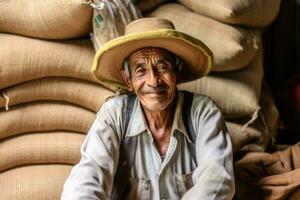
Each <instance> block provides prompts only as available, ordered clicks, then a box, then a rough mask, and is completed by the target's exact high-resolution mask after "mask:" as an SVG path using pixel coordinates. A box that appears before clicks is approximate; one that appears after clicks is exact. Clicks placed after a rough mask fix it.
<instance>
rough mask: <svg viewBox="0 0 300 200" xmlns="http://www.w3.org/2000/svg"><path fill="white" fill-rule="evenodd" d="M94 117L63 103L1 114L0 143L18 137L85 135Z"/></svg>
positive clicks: (35, 105)
mask: <svg viewBox="0 0 300 200" xmlns="http://www.w3.org/2000/svg"><path fill="white" fill-rule="evenodd" d="M94 120H95V113H94V112H91V111H89V110H87V109H84V108H81V107H78V106H75V105H72V104H67V103H62V102H37V103H28V104H21V105H20V106H14V107H11V108H10V110H9V111H4V110H2V111H0V139H1V138H6V137H8V136H14V135H18V134H21V133H29V132H40V131H56V130H57V131H58V130H64V131H74V132H80V133H86V132H87V131H88V130H89V128H90V125H91V124H92V122H93V121H94Z"/></svg>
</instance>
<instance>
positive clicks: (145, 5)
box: [136, 0, 170, 13]
mask: <svg viewBox="0 0 300 200" xmlns="http://www.w3.org/2000/svg"><path fill="white" fill-rule="evenodd" d="M168 1H170V0H140V1H137V2H136V5H137V7H138V8H139V9H140V10H141V12H142V13H147V12H150V11H152V10H154V9H155V8H156V7H157V6H159V5H161V4H163V3H166V2H168Z"/></svg>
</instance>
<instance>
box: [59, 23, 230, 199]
mask: <svg viewBox="0 0 300 200" xmlns="http://www.w3.org/2000/svg"><path fill="white" fill-rule="evenodd" d="M211 65H212V53H211V52H210V51H209V50H208V48H207V47H206V46H205V45H204V44H203V43H202V42H201V41H199V40H197V39H195V38H193V37H191V36H189V35H186V34H184V33H181V32H178V31H176V30H174V26H173V24H172V23H171V22H169V21H167V20H164V19H159V18H143V19H139V20H137V21H134V22H132V23H130V24H129V25H128V26H127V28H126V34H125V35H124V36H122V37H119V38H116V39H114V40H112V41H110V42H108V43H106V44H105V45H104V46H103V47H101V49H100V50H99V52H97V55H96V59H95V62H94V67H93V71H94V73H95V74H96V76H97V77H98V78H99V79H101V80H103V81H107V82H109V83H111V84H113V85H115V86H118V87H123V88H126V89H127V90H128V91H131V92H133V93H134V94H135V95H136V96H135V95H120V96H117V97H113V98H111V99H109V100H108V101H107V102H106V103H105V104H104V105H103V106H102V108H101V109H100V111H99V112H98V113H97V118H96V120H95V122H94V123H93V125H92V127H91V128H90V131H89V133H88V135H87V137H86V139H85V141H84V143H83V145H82V148H81V155H82V158H81V160H80V162H79V163H78V164H77V165H76V166H75V167H74V168H73V170H72V172H71V174H70V176H69V178H68V179H67V181H66V183H65V185H64V191H63V194H62V199H68V200H71V199H72V200H74V199H78V200H79V199H149V200H150V199H151V200H156V199H171V200H173V199H174V200H175V199H197V200H209V199H224V200H225V199H226V200H227V199H232V197H233V193H234V177H233V169H232V146H231V141H230V138H229V135H228V132H227V129H226V126H225V124H224V120H223V118H222V115H221V113H220V111H219V109H218V108H217V107H216V105H215V104H214V103H213V102H212V101H211V100H210V99H209V98H208V97H205V96H203V95H196V94H191V93H187V92H182V91H178V90H177V89H176V85H177V84H178V83H183V82H186V81H191V80H194V79H197V78H199V77H202V76H204V75H205V74H207V73H208V71H209V69H210V67H211ZM136 97H137V98H136Z"/></svg>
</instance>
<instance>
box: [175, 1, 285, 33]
mask: <svg viewBox="0 0 300 200" xmlns="http://www.w3.org/2000/svg"><path fill="white" fill-rule="evenodd" d="M177 1H178V2H180V3H182V4H183V5H185V6H187V7H188V8H190V9H192V10H194V11H196V12H198V13H200V14H202V15H205V16H208V17H211V18H214V19H217V20H220V21H222V22H225V23H230V24H238V25H246V26H254V27H263V26H267V25H269V24H270V23H271V22H272V21H273V20H274V19H275V17H276V15H277V13H278V12H279V8H280V0H177Z"/></svg>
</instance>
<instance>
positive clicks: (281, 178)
mask: <svg viewBox="0 0 300 200" xmlns="http://www.w3.org/2000/svg"><path fill="white" fill-rule="evenodd" d="M234 166H235V170H234V171H235V177H236V183H237V184H236V186H237V187H236V199H237V200H250V199H264V200H274V199H276V200H298V199H300V143H297V144H295V145H293V146H291V147H289V148H287V149H285V150H282V151H275V152H274V153H263V152H250V153H248V154H246V156H244V157H243V158H242V159H241V160H238V161H237V162H235V164H234Z"/></svg>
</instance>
